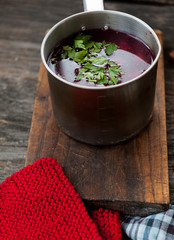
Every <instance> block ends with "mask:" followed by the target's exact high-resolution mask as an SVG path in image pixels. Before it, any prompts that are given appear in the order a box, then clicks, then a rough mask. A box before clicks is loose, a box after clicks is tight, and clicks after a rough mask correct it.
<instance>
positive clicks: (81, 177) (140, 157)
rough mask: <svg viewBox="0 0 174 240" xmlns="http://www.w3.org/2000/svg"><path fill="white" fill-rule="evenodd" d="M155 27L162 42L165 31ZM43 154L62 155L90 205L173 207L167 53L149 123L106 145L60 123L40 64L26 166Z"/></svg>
mask: <svg viewBox="0 0 174 240" xmlns="http://www.w3.org/2000/svg"><path fill="white" fill-rule="evenodd" d="M156 32H157V34H158V36H159V38H160V41H161V43H162V33H161V32H160V31H156ZM44 156H46V157H53V158H56V159H57V161H58V163H59V164H60V165H61V166H62V168H63V170H64V171H65V174H66V175H67V177H68V178H69V179H70V181H71V183H72V184H73V186H74V187H75V188H76V190H77V191H78V192H79V194H80V196H81V197H82V199H83V200H84V201H85V202H86V203H87V204H88V206H91V207H93V208H95V207H107V208H112V209H116V210H119V211H121V212H123V213H125V214H133V215H148V214H150V213H154V212H158V211H162V210H164V209H165V208H168V204H169V183H168V157H167V138H166V117H165V88H164V62H163V52H162V53H161V57H160V60H159V65H158V74H157V91H156V98H155V106H154V114H153V118H152V121H151V123H150V125H149V126H148V127H147V128H146V129H145V130H144V131H143V132H142V133H141V134H139V135H138V136H137V137H136V138H134V139H132V140H129V141H127V142H125V143H122V144H118V145H115V146H106V147H96V146H91V145H88V144H84V143H80V142H78V141H75V140H73V139H72V138H70V137H68V136H67V135H65V134H64V133H63V132H62V131H61V130H60V129H59V128H58V127H57V124H56V122H55V119H54V116H53V112H52V107H51V99H50V92H49V86H48V80H47V74H46V70H45V68H44V66H43V65H42V64H41V67H40V74H39V84H38V89H37V93H36V100H35V105H34V112H33V118H32V125H31V131H30V138H29V143H28V151H27V157H26V165H28V164H31V163H32V162H33V161H36V160H37V159H38V158H41V157H44Z"/></svg>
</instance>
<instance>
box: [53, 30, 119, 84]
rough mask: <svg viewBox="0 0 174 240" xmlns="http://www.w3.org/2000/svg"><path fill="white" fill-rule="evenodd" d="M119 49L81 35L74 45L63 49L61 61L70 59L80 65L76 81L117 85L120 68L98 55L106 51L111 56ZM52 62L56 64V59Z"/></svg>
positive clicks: (112, 44) (113, 44) (114, 45)
mask: <svg viewBox="0 0 174 240" xmlns="http://www.w3.org/2000/svg"><path fill="white" fill-rule="evenodd" d="M117 48H118V46H117V45H116V44H115V43H106V41H102V42H95V41H93V40H92V36H91V35H84V34H82V33H80V34H78V35H77V36H76V37H75V38H74V39H73V41H72V44H70V45H64V46H62V47H61V59H65V58H69V59H70V60H73V61H75V62H77V63H78V64H79V65H80V67H79V68H78V71H76V72H77V74H76V78H75V81H80V80H81V79H86V80H87V81H89V82H94V83H97V84H104V85H115V84H117V83H118V81H119V79H120V77H121V74H122V71H121V68H120V66H119V65H117V64H116V63H115V62H113V61H110V59H109V58H108V57H105V56H99V55H98V53H99V52H101V51H102V50H104V52H105V54H106V56H110V55H111V54H112V53H113V52H114V51H116V50H117ZM51 60H52V62H53V63H54V62H55V60H56V57H55V56H54V58H52V59H51Z"/></svg>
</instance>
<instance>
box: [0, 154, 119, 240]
mask: <svg viewBox="0 0 174 240" xmlns="http://www.w3.org/2000/svg"><path fill="white" fill-rule="evenodd" d="M2 239H3V240H7V239H10V240H12V239H13V240H20V239H22V240H24V239H25V240H28V239H30V240H32V239H33V240H40V239H44V240H46V239H49V240H52V239H55V240H58V239H68V240H72V239H75V240H76V239H77V240H78V239H81V240H83V239H86V240H90V239H93V240H99V239H100V240H101V239H116V240H121V226H120V223H119V214H118V213H117V212H114V211H110V210H107V209H106V210H104V209H99V210H95V211H93V212H91V213H90V215H89V214H88V212H87V210H86V208H85V206H84V204H83V201H82V200H81V198H80V196H79V195H78V193H77V192H76V191H75V189H74V187H73V186H72V185H71V183H70V181H69V180H68V179H67V177H66V176H65V174H64V172H63V171H62V169H61V167H60V166H59V164H58V163H57V162H56V160H55V159H52V158H42V159H39V160H38V161H36V162H35V163H33V164H32V165H30V166H27V167H25V168H23V169H22V170H20V171H19V172H17V173H15V174H13V175H12V176H11V177H9V178H7V179H6V180H5V181H4V182H3V183H2V184H1V185H0V240H2Z"/></svg>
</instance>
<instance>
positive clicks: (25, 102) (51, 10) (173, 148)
mask: <svg viewBox="0 0 174 240" xmlns="http://www.w3.org/2000/svg"><path fill="white" fill-rule="evenodd" d="M105 9H112V10H118V11H123V12H127V13H130V14H133V15H135V16H136V17H139V18H140V19H142V20H144V21H145V22H147V23H148V24H149V25H150V26H151V27H153V28H158V29H160V30H162V32H163V41H164V64H165V87H166V123H167V147H168V160H169V161H168V164H169V186H170V198H171V201H170V202H171V203H174V83H173V66H174V63H173V61H171V60H170V58H169V53H170V52H171V51H172V50H174V47H173V42H174V34H173V32H174V15H173V14H174V5H167V4H164V5H160V4H153V3H151V4H150V5H149V3H148V2H146V1H141V3H138V2H137V3H135V1H107V0H106V1H105ZM80 11H83V6H82V1H81V0H75V1H71V0H64V1H60V0H50V1H44V0H30V1H29V0H26V1H21V0H16V1H13V0H7V1H4V0H2V1H0V52H1V57H0V182H2V181H3V180H5V179H6V177H8V176H10V175H11V174H12V173H14V172H16V171H18V170H19V169H21V168H22V167H23V166H24V164H25V157H26V150H27V145H28V138H29V131H30V127H31V118H32V113H33V104H34V99H35V95H36V86H37V83H38V72H39V65H40V44H41V41H42V39H43V37H44V33H45V31H46V29H48V28H50V27H51V26H52V25H53V24H55V23H56V22H58V21H60V20H61V19H63V18H65V17H67V16H69V15H71V14H74V13H77V12H80ZM60 135H61V133H60Z"/></svg>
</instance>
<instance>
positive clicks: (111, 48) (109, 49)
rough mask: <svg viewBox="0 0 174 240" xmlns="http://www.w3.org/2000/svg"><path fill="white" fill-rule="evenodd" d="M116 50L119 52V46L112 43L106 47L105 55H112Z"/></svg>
mask: <svg viewBox="0 0 174 240" xmlns="http://www.w3.org/2000/svg"><path fill="white" fill-rule="evenodd" d="M116 50H117V45H116V44H115V43H111V44H109V45H108V46H107V47H106V49H105V53H106V54H107V55H111V54H112V53H113V52H114V51H116Z"/></svg>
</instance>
